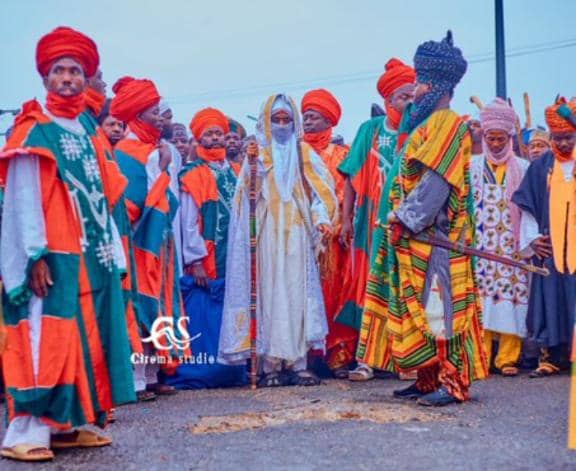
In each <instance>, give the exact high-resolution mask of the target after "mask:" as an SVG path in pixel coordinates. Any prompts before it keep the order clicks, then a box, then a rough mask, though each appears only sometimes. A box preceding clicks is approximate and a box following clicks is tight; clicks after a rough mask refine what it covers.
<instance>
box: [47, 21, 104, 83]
mask: <svg viewBox="0 0 576 471" xmlns="http://www.w3.org/2000/svg"><path fill="white" fill-rule="evenodd" d="M62 57H70V58H72V59H74V60H76V61H78V62H79V63H80V64H81V65H82V69H83V70H84V75H85V76H86V77H92V76H93V75H94V74H95V73H96V71H97V70H98V65H99V64H100V56H99V55H98V48H97V47H96V43H95V42H94V41H92V40H91V39H90V38H89V37H88V36H86V35H84V34H82V33H80V32H78V31H76V30H73V29H72V28H68V27H66V26H60V27H59V28H56V29H55V30H54V31H52V32H51V33H48V34H47V35H45V36H43V37H42V38H40V41H38V45H37V46H36V68H37V69H38V72H39V73H40V75H42V77H46V76H47V75H48V72H50V67H52V64H53V63H54V61H56V60H58V59H61V58H62Z"/></svg>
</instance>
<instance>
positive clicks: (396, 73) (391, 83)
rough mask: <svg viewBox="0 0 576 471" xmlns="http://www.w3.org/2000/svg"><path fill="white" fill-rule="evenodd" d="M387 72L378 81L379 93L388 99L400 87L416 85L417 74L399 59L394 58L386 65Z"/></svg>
mask: <svg viewBox="0 0 576 471" xmlns="http://www.w3.org/2000/svg"><path fill="white" fill-rule="evenodd" d="M385 69H386V70H385V71H384V73H383V74H382V76H381V77H380V78H379V79H378V85H377V86H376V88H377V89H378V93H380V95H382V98H384V99H386V98H388V97H389V96H390V95H392V93H394V92H395V91H396V90H398V89H399V88H400V87H403V86H404V85H408V84H411V83H414V82H415V81H416V72H415V71H414V69H413V68H412V67H410V66H408V65H406V64H404V62H402V61H401V60H399V59H395V58H392V59H390V60H389V61H388V62H387V63H386V67H385Z"/></svg>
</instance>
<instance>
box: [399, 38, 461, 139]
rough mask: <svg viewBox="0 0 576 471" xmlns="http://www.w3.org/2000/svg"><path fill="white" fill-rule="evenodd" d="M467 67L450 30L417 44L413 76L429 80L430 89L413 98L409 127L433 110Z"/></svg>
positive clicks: (415, 124) (412, 126) (418, 79)
mask: <svg viewBox="0 0 576 471" xmlns="http://www.w3.org/2000/svg"><path fill="white" fill-rule="evenodd" d="M467 67H468V63H467V62H466V59H464V56H463V55H462V51H460V49H458V48H457V47H454V43H453V41H452V32H451V31H448V33H447V34H446V37H445V38H444V39H443V40H442V41H440V42H437V41H427V42H425V43H423V44H421V45H420V46H418V49H416V54H415V55H414V68H415V69H416V80H417V81H418V82H419V83H429V84H431V86H432V89H431V90H430V92H429V93H426V94H425V95H423V96H421V97H418V99H416V101H415V102H414V106H413V107H412V109H411V111H410V113H411V116H410V124H409V128H410V130H412V129H414V128H415V127H416V126H418V125H419V124H420V123H421V122H422V121H424V120H425V119H426V118H427V117H428V116H430V115H431V114H432V112H433V111H434V109H435V108H436V106H437V104H438V101H439V100H440V99H441V98H442V97H443V96H444V95H446V94H447V93H452V91H453V90H454V87H455V86H456V85H457V84H458V82H460V80H461V79H462V77H463V76H464V74H465V73H466V68H467Z"/></svg>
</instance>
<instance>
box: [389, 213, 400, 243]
mask: <svg viewBox="0 0 576 471" xmlns="http://www.w3.org/2000/svg"><path fill="white" fill-rule="evenodd" d="M387 221H388V231H389V232H390V243H391V244H392V245H394V246H396V245H398V244H399V243H400V239H402V234H403V232H404V226H403V225H402V223H401V222H400V219H398V216H396V214H395V213H394V212H392V211H390V212H389V213H388V217H387Z"/></svg>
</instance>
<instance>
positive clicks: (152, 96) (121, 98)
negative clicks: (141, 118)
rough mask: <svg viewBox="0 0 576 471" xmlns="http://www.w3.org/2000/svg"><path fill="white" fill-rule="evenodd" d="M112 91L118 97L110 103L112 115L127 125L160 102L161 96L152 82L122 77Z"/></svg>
mask: <svg viewBox="0 0 576 471" xmlns="http://www.w3.org/2000/svg"><path fill="white" fill-rule="evenodd" d="M112 90H113V91H114V93H116V96H115V97H114V98H113V99H112V103H110V114H111V115H112V116H114V118H116V119H119V120H120V121H123V122H125V123H128V122H129V121H132V120H134V119H135V118H136V117H137V116H138V115H139V114H140V113H142V112H143V111H145V110H147V109H148V108H150V107H151V106H154V105H157V104H158V103H159V102H160V94H159V93H158V90H156V86H155V85H154V82H152V81H151V80H147V79H135V78H132V77H122V78H121V79H119V80H118V81H117V82H116V83H115V84H114V86H113V87H112Z"/></svg>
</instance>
